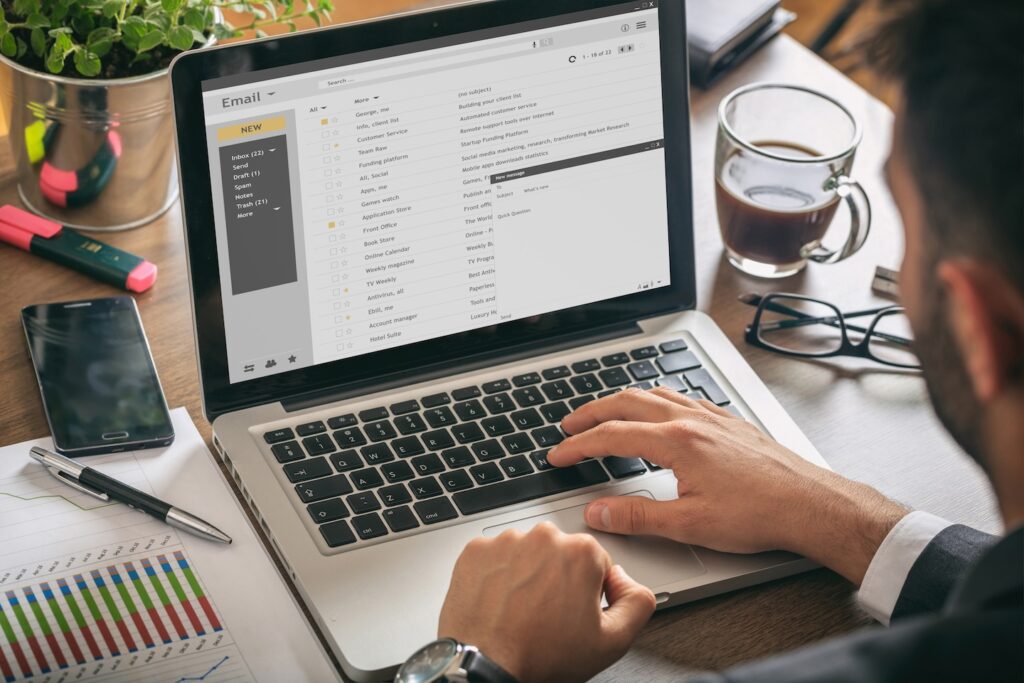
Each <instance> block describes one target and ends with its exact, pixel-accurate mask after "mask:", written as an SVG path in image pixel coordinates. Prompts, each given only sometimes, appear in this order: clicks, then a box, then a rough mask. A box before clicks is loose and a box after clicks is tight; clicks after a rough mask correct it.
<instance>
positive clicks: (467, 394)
mask: <svg viewBox="0 0 1024 683" xmlns="http://www.w3.org/2000/svg"><path fill="white" fill-rule="evenodd" d="M479 395H480V387H462V388H461V389H456V390H455V391H453V392H452V398H454V399H455V400H456V401H466V400H468V399H471V398H476V397H477V396H479Z"/></svg>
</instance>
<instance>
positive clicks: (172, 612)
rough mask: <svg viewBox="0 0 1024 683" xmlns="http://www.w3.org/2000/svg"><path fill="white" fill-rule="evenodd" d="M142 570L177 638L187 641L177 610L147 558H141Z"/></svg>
mask: <svg viewBox="0 0 1024 683" xmlns="http://www.w3.org/2000/svg"><path fill="white" fill-rule="evenodd" d="M140 562H141V563H142V569H143V571H145V572H146V576H147V577H149V582H150V583H151V584H152V585H153V590H154V591H155V592H156V597H157V598H158V599H159V600H160V604H161V605H163V606H164V611H165V612H167V616H168V618H169V619H170V620H171V625H172V626H174V628H175V630H177V632H178V637H179V638H180V639H181V640H188V631H186V630H185V624H183V623H181V618H180V617H179V616H178V610H176V609H174V606H173V605H172V604H171V598H170V597H169V596H168V595H167V591H166V590H165V589H164V585H163V584H162V583H160V578H159V577H158V576H157V574H156V569H154V568H153V563H152V562H150V561H149V559H148V558H145V557H144V558H142V560H140Z"/></svg>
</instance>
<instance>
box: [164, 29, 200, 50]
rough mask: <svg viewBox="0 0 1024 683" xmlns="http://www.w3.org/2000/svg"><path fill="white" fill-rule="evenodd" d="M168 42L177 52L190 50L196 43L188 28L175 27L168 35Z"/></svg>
mask: <svg viewBox="0 0 1024 683" xmlns="http://www.w3.org/2000/svg"><path fill="white" fill-rule="evenodd" d="M167 42H168V43H170V45H171V47H173V48H174V49H175V50H188V49H189V48H191V47H192V43H194V42H195V38H194V37H193V36H192V29H190V28H189V27H188V26H175V27H174V28H172V29H171V30H170V31H169V32H168V33H167Z"/></svg>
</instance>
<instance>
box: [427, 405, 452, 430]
mask: <svg viewBox="0 0 1024 683" xmlns="http://www.w3.org/2000/svg"><path fill="white" fill-rule="evenodd" d="M423 415H424V417H426V418H427V422H429V423H430V426H431V427H433V428H434V429H437V428H438V427H444V426H446V425H451V424H455V423H456V422H457V420H456V419H455V415H454V414H453V413H452V410H451V408H449V407H448V406H440V407H438V408H431V409H430V410H425V411H423Z"/></svg>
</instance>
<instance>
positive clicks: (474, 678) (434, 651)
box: [395, 638, 518, 683]
mask: <svg viewBox="0 0 1024 683" xmlns="http://www.w3.org/2000/svg"><path fill="white" fill-rule="evenodd" d="M395 683H518V681H516V679H515V677H514V676H512V675H511V674H510V673H508V672H507V671H505V670H504V669H502V668H501V667H500V666H498V665H497V664H495V663H494V662H492V661H491V660H490V659H488V658H487V657H486V656H485V655H484V653H482V652H480V650H478V649H476V648H475V647H473V646H472V645H466V644H465V643H460V642H459V641H457V640H455V639H453V638H441V639H440V640H435V641H434V642H432V643H427V644H426V645H424V646H423V647H421V648H420V649H419V650H416V652H414V653H413V655H412V656H411V657H409V659H407V660H405V664H403V665H402V666H401V667H400V668H399V669H398V673H397V674H395Z"/></svg>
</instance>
